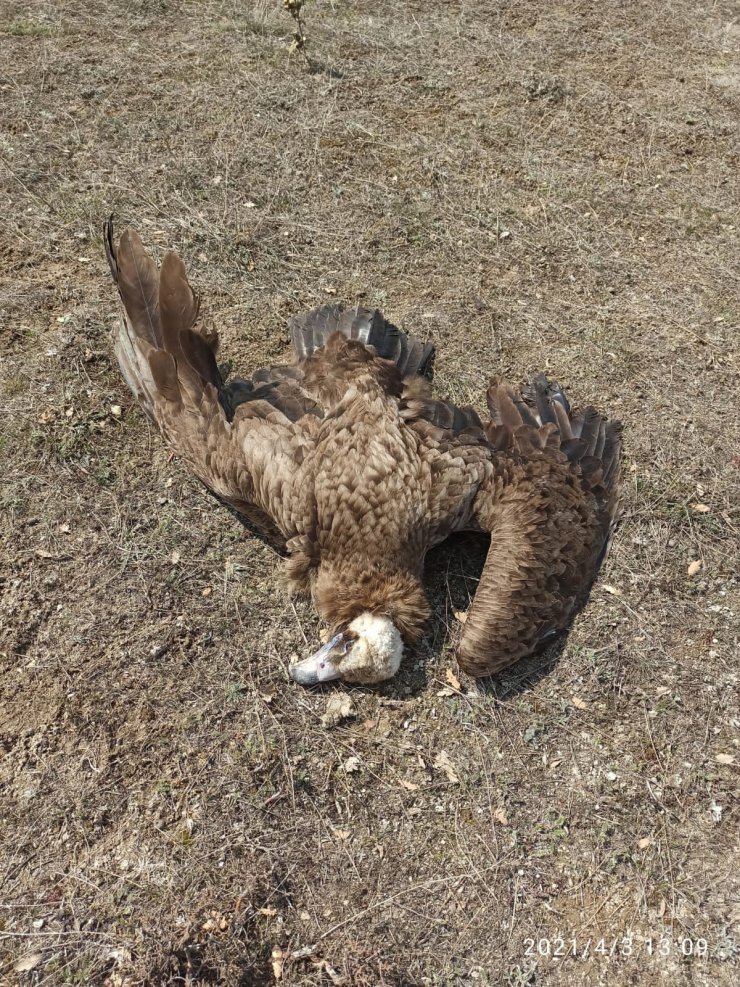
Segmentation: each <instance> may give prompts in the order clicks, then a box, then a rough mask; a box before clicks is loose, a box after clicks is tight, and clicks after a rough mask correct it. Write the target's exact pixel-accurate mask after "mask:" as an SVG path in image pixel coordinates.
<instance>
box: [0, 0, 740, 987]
mask: <svg viewBox="0 0 740 987" xmlns="http://www.w3.org/2000/svg"><path fill="white" fill-rule="evenodd" d="M305 21H306V27H307V31H308V43H307V48H306V52H307V56H308V60H306V59H304V58H303V57H302V56H301V55H293V56H291V55H289V53H288V44H289V40H290V33H291V29H292V23H291V20H290V18H289V16H288V14H287V13H286V12H285V11H284V10H283V9H282V7H281V5H280V4H279V3H278V0H272V2H266V0H263V2H249V0H245V2H236V0H223V2H216V0H200V2H194V0H190V2H174V0H128V2H124V3H121V2H115V3H114V2H110V0H97V2H95V3H92V2H88V0H80V2H72V0H60V2H56V3H48V2H39V0H24V2H16V0H3V2H2V5H0V49H1V51H2V54H1V57H0V216H1V217H2V219H1V220H0V322H1V323H2V333H1V336H0V346H1V352H2V358H1V363H0V443H1V449H2V453H1V456H2V482H1V486H0V498H1V500H0V503H1V506H2V511H1V513H0V573H1V578H2V584H1V591H2V596H1V602H0V652H1V653H0V663H1V665H0V667H1V668H2V674H1V678H0V695H1V700H0V754H1V755H2V760H0V780H1V783H2V788H0V983H2V984H3V985H18V987H21V985H31V984H33V985H42V984H43V985H57V984H83V985H87V984H90V985H102V984H104V985H107V987H134V985H143V984H147V985H166V984H185V983H187V984H193V985H194V984H225V985H243V987H251V985H255V987H258V985H267V984H273V983H277V982H278V977H280V980H279V982H280V983H282V984H285V985H316V987H318V985H331V984H338V983H340V982H341V983H344V984H347V985H357V987H369V985H372V987H375V985H381V984H385V985H393V987H401V985H407V987H411V985H442V987H447V985H456V987H485V985H498V984H508V985H515V987H525V985H560V984H562V985H579V984H584V985H586V984H588V985H594V984H613V985H627V984H640V985H646V987H652V985H658V984H661V985H670V987H673V985H686V984H692V985H694V984H696V985H706V987H717V985H720V987H721V985H729V984H731V983H736V982H737V977H738V970H737V967H738V940H739V936H740V931H739V926H738V923H739V922H740V912H739V911H738V904H737V902H738V883H737V874H738V870H737V868H738V826H737V812H738V805H737V764H738V761H740V751H738V731H737V728H738V722H739V720H740V710H739V708H738V693H737V686H738V665H737V634H738V617H737V615H738V606H739V605H740V601H739V600H738V582H737V580H738V525H739V524H740V518H739V516H738V497H737V493H738V482H739V480H740V444H739V443H738V439H739V438H740V428H739V426H738V417H739V413H738V393H739V389H738V383H739V382H738V366H737V358H738V357H737V354H738V346H737V339H738V336H737V333H738V310H737V285H738V274H739V273H740V272H739V271H738V256H739V254H740V252H739V251H738V157H737V133H738V119H739V116H738V109H739V103H740V100H739V86H740V65H739V62H738V58H737V52H738V49H739V48H740V27H739V26H738V21H737V8H736V6H735V5H734V4H732V3H730V2H724V0H718V2H713V3H711V4H710V3H702V2H699V3H696V2H689V0H655V2H651V3H627V2H624V0H615V2H613V3H594V2H588V0H575V2H573V3H567V4H566V3H558V2H546V0H528V2H526V3H524V2H515V0H500V2H496V3H487V2H481V3H473V2H464V0H460V2H444V0H435V2H434V3H425V2H421V0H419V2H400V0H394V2H389V0H374V2H347V3H337V2H333V0H322V2H320V0H316V2H310V3H309V4H308V5H307V7H306V10H305ZM112 211H115V214H116V217H117V219H118V223H119V228H123V226H124V225H126V224H129V223H130V224H131V225H133V226H135V227H136V228H138V229H139V231H140V232H141V234H142V236H143V238H144V240H145V242H146V243H148V244H149V245H151V246H152V247H153V248H154V249H155V250H156V251H157V252H160V253H161V251H163V250H164V249H166V248H169V247H172V248H175V249H177V250H178V251H179V252H180V253H181V254H182V255H183V256H184V257H185V258H186V260H187V262H188V265H189V268H190V271H191V276H192V280H193V282H194V284H195V285H196V287H197V288H198V289H199V290H200V291H201V292H202V294H203V296H204V313H205V315H204V317H205V319H206V320H207V322H208V323H209V324H210V325H211V326H214V327H217V328H218V329H219V330H220V331H221V333H222V338H223V349H222V352H223V354H224V358H225V359H229V360H232V361H233V363H234V366H235V368H237V369H241V370H242V371H245V370H250V369H254V368H255V367H257V366H261V365H262V364H263V363H265V362H266V361H271V360H275V358H276V357H278V356H279V355H280V354H282V353H283V352H284V350H285V348H286V343H287V334H286V329H285V325H286V319H287V317H288V316H289V315H290V314H291V313H293V312H296V311H299V310H301V309H304V308H306V307H310V306H313V305H316V304H318V303H321V302H323V301H328V300H335V299H345V300H347V301H349V302H354V301H357V300H361V301H363V302H365V303H369V304H373V305H380V306H382V307H383V308H384V310H385V311H386V313H387V315H388V316H389V317H391V318H393V320H394V321H396V322H398V323H399V324H400V325H402V326H404V327H406V328H407V329H409V330H410V331H413V332H415V333H417V334H419V335H421V336H423V337H424V338H427V339H432V340H434V342H435V343H436V345H437V348H438V356H437V365H436V366H437V370H436V380H437V386H438V388H439V390H440V391H441V392H442V393H444V394H447V395H449V396H451V397H453V398H455V399H457V400H459V401H461V402H472V403H474V404H476V405H477V406H478V407H481V405H482V398H483V393H484V389H485V386H486V384H487V381H488V379H489V378H490V377H491V376H492V375H494V374H505V375H506V376H507V377H509V378H510V379H512V380H513V381H515V382H520V381H522V380H524V379H526V378H527V377H529V375H531V374H532V373H533V372H535V371H536V370H540V369H544V370H546V371H548V372H549V373H550V374H552V375H553V376H555V377H557V378H558V379H559V380H560V381H561V383H562V384H563V385H564V386H565V387H566V389H567V390H568V392H569V394H570V395H571V397H572V399H573V401H574V402H575V403H586V402H593V403H596V404H597V405H598V406H599V407H600V408H601V409H603V410H604V411H606V412H607V413H609V414H610V415H612V416H613V417H618V418H621V419H622V420H623V421H624V423H625V445H626V458H625V466H624V476H625V480H624V518H623V521H622V524H621V528H620V529H619V531H618V533H617V535H616V538H615V541H614V544H613V548H612V551H611V554H610V556H609V559H608V561H607V564H606V566H605V569H604V570H603V572H602V576H601V580H600V582H599V583H598V584H597V586H596V587H595V589H594V591H593V593H592V596H591V599H590V602H589V604H588V606H587V608H586V609H585V610H584V611H583V613H582V614H581V615H580V616H579V618H578V619H577V621H576V623H575V625H574V627H573V629H572V632H571V634H570V636H569V637H568V639H567V641H566V642H565V643H564V644H563V645H561V646H560V647H559V648H558V649H556V650H555V651H554V652H551V653H549V654H547V655H545V656H544V657H542V658H539V659H533V660H530V661H528V662H525V663H523V664H521V665H519V666H517V667H515V668H513V669H511V670H510V671H509V672H508V673H506V674H504V675H502V676H500V677H499V678H498V679H497V680H495V681H493V682H482V683H478V684H475V683H470V682H465V681H463V682H462V683H461V684H460V687H459V689H458V688H457V687H456V686H455V683H454V679H453V680H452V685H450V680H449V679H448V677H447V673H448V671H449V672H452V673H453V675H454V674H457V673H456V669H455V664H454V645H455V640H456V635H457V634H458V632H459V624H458V622H457V620H456V618H455V615H454V614H455V611H461V610H463V611H464V610H465V608H466V606H467V605H468V602H469V599H470V596H471V595H472V593H473V592H474V591H475V579H476V576H477V574H478V573H479V571H480V565H481V561H482V557H483V554H482V553H483V551H484V548H485V547H484V546H481V545H480V544H478V543H477V542H476V541H475V540H463V541H460V542H458V543H455V544H453V545H450V546H446V547H444V548H442V549H440V550H437V551H436V552H435V554H434V557H433V558H432V559H431V560H430V565H429V585H430V592H431V594H432V599H433V601H434V605H435V618H434V620H433V621H432V622H431V624H430V627H429V632H428V634H427V635H426V637H425V638H424V640H423V642H422V644H421V646H420V647H419V648H418V649H416V650H415V651H414V652H413V653H412V654H410V655H409V656H408V657H407V661H406V665H405V667H404V669H403V671H402V673H401V675H400V676H399V677H398V679H397V680H396V681H394V682H391V683H389V684H387V685H386V686H385V687H383V688H380V689H356V690H352V691H351V694H350V698H351V700H352V703H353V708H354V714H353V716H352V717H351V718H349V719H346V720H344V721H343V722H341V723H340V724H338V725H336V726H334V727H332V728H325V727H323V726H322V725H321V717H322V715H323V714H324V713H325V712H326V707H327V703H328V702H329V701H330V700H331V699H332V697H333V696H335V695H339V696H341V695H344V694H345V693H347V691H348V690H346V689H344V687H339V688H338V689H333V690H330V689H327V690H325V691H321V690H319V691H314V692H305V691H303V690H302V689H300V688H299V687H296V686H294V685H292V684H291V683H289V681H288V678H287V673H286V668H287V665H288V663H289V661H290V658H291V656H292V655H294V654H300V655H303V654H305V653H307V650H308V649H313V648H315V646H316V643H317V641H318V635H319V630H320V628H319V626H318V622H317V619H316V616H315V614H314V611H313V609H312V608H311V606H310V605H309V604H308V603H303V602H301V601H294V602H291V601H289V600H288V599H287V598H286V597H285V596H284V595H283V594H282V592H281V590H280V560H279V558H278V557H277V556H276V555H275V554H274V553H273V552H271V551H270V550H269V549H268V548H266V547H265V546H264V545H263V544H262V543H261V542H259V541H257V540H256V539H254V538H253V537H251V536H250V535H249V534H248V533H247V532H245V530H244V528H243V527H242V525H240V523H239V521H238V520H237V519H236V518H235V517H233V516H232V515H230V514H229V513H228V512H226V511H225V510H223V509H222V508H220V507H219V506H218V505H217V504H216V503H215V501H214V500H213V499H212V498H210V497H209V496H208V494H207V493H206V492H205V491H204V490H203V489H202V488H201V487H200V486H199V485H198V484H197V483H196V482H195V481H194V480H193V479H191V477H190V476H189V475H188V474H187V473H186V471H185V470H184V468H183V467H182V466H181V464H180V463H179V462H177V461H176V460H171V459H170V457H169V455H168V452H167V450H166V448H165V447H164V445H163V443H162V441H161V440H160V438H159V436H158V435H157V434H156V433H155V432H154V431H153V429H152V428H151V426H150V425H149V424H148V423H147V421H146V420H145V418H144V416H143V415H142V414H141V412H140V411H139V410H138V409H137V408H136V407H135V405H134V404H133V402H132V399H131V397H130V395H129V394H128V393H127V391H126V390H125V388H124V385H123V383H122V381H121V379H120V376H119V374H118V371H117V368H116V366H115V364H114V361H113V359H112V352H111V344H110V334H111V326H112V324H113V321H114V319H115V318H116V317H117V304H116V297H115V293H114V290H113V287H112V284H111V282H110V278H109V275H108V271H107V269H106V266H105V261H104V257H103V253H102V248H101V238H100V228H101V223H102V220H103V219H104V218H105V217H106V216H107V215H108V214H109V213H110V212H112ZM696 563H700V566H697V565H696ZM690 566H691V569H689V567H690ZM697 570H698V571H697ZM690 573H691V574H690ZM348 758H357V759H358V760H357V761H350V762H349V764H347V761H348ZM352 768H355V770H351V769H352ZM558 936H561V937H563V938H564V940H565V944H564V947H562V948H558V943H557V942H556V939H557V937H558ZM625 937H631V938H632V943H631V953H630V951H629V950H628V948H627V947H626V946H625V941H626V939H625ZM527 939H534V940H535V941H538V940H542V943H540V947H541V951H542V952H546V951H547V950H548V948H549V949H550V950H551V951H558V952H566V953H567V955H565V956H558V957H555V956H552V955H551V956H550V957H547V956H541V955H538V951H537V945H535V947H534V948H533V949H532V948H529V947H528V943H527ZM602 939H603V945H601V944H600V940H602ZM571 940H575V942H576V947H575V948H576V952H577V954H578V955H577V956H573V955H571V954H572V949H573V947H572V945H571ZM649 940H652V942H653V946H652V952H651V950H650V947H649ZM661 940H663V944H662V946H659V942H660V941H661ZM698 940H705V941H706V947H707V948H706V955H705V956H703V957H697V956H696V955H694V956H684V955H683V952H686V951H687V950H692V951H694V952H696V951H697V949H699V950H702V949H703V947H702V946H701V944H700V943H699V945H698V946H697V941H698ZM548 941H549V943H550V945H549V947H548ZM589 941H590V945H589ZM666 944H667V945H666ZM600 945H601V948H600V949H599V946H600ZM682 947H683V952H682Z"/></svg>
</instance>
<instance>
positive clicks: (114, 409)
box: [110, 404, 123, 418]
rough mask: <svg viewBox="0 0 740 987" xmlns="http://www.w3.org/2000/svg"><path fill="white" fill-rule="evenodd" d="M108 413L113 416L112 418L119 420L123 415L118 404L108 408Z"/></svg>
mask: <svg viewBox="0 0 740 987" xmlns="http://www.w3.org/2000/svg"><path fill="white" fill-rule="evenodd" d="M110 413H111V414H112V415H113V417H114V418H120V417H121V415H122V414H123V411H122V409H121V406H120V404H112V405H111V406H110Z"/></svg>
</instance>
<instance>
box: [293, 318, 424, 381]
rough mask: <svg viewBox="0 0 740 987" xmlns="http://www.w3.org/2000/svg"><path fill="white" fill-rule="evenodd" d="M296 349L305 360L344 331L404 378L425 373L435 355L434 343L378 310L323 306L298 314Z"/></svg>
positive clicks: (346, 335) (294, 333)
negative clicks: (391, 364)
mask: <svg viewBox="0 0 740 987" xmlns="http://www.w3.org/2000/svg"><path fill="white" fill-rule="evenodd" d="M289 328H290V334H291V339H292V342H293V349H294V350H295V352H296V355H297V357H298V359H299V360H305V359H306V358H307V357H309V356H310V355H311V354H312V353H313V352H315V351H316V350H318V349H321V347H322V346H324V344H325V343H326V341H327V340H328V339H329V337H330V336H331V335H332V334H333V333H335V332H341V333H342V335H343V336H345V337H346V338H347V339H353V340H356V341H358V342H360V343H363V344H364V345H365V346H372V347H373V348H374V349H375V351H376V352H377V354H378V356H380V357H382V358H383V359H384V360H392V361H393V362H394V363H395V364H396V366H397V367H398V369H399V370H400V372H401V375H402V376H403V377H412V376H414V375H415V374H420V373H423V372H424V370H425V369H426V367H427V365H428V364H429V361H430V360H431V358H432V355H433V353H434V346H433V345H432V344H431V343H422V342H421V340H419V339H416V337H414V336H408V335H406V333H403V332H401V330H400V329H398V328H397V327H396V326H394V325H393V324H392V323H390V322H388V321H387V320H386V319H385V318H384V317H383V314H382V313H381V312H380V311H379V310H378V309H369V308H361V307H359V306H357V307H355V308H350V309H345V308H344V307H343V306H341V305H323V306H321V308H317V309H314V310H313V311H311V312H303V313H301V314H300V315H295V316H293V318H292V319H291V320H290V324H289Z"/></svg>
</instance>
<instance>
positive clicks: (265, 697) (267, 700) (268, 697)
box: [260, 692, 275, 706]
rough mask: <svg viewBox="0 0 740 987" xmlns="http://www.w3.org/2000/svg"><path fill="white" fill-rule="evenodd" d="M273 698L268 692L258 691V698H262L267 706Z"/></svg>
mask: <svg viewBox="0 0 740 987" xmlns="http://www.w3.org/2000/svg"><path fill="white" fill-rule="evenodd" d="M274 698H275V696H274V695H272V694H271V693H269V692H260V699H261V700H262V702H263V703H267V705H268V706H269V705H270V703H271V702H272V701H273V699H274Z"/></svg>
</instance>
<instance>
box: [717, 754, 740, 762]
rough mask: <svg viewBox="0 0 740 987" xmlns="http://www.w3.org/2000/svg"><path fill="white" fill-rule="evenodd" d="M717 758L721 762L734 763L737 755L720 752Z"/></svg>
mask: <svg viewBox="0 0 740 987" xmlns="http://www.w3.org/2000/svg"><path fill="white" fill-rule="evenodd" d="M715 760H716V761H717V762H718V763H719V764H734V763H735V755H734V754H718V755H717V757H716V758H715Z"/></svg>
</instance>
